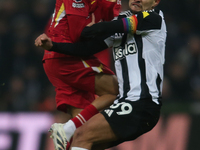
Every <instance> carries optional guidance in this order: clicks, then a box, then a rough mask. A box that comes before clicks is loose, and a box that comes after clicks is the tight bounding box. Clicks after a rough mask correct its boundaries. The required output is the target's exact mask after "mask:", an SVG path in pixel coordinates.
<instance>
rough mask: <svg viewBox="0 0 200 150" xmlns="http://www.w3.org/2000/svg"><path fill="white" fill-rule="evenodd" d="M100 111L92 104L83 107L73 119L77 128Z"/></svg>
mask: <svg viewBox="0 0 200 150" xmlns="http://www.w3.org/2000/svg"><path fill="white" fill-rule="evenodd" d="M97 113H99V111H98V110H97V109H96V107H94V106H93V105H92V104H90V105H89V106H87V107H86V108H85V109H83V110H82V111H81V112H80V113H79V114H78V115H77V116H76V117H74V118H72V119H71V120H72V121H73V122H74V124H75V126H76V128H78V127H80V126H82V125H83V124H84V123H85V122H86V121H88V120H89V119H90V118H91V117H92V116H94V115H96V114H97Z"/></svg>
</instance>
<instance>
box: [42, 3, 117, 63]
mask: <svg viewBox="0 0 200 150" xmlns="http://www.w3.org/2000/svg"><path fill="white" fill-rule="evenodd" d="M116 5H117V3H113V2H109V1H106V0H56V5H55V10H54V13H53V16H52V21H51V24H50V26H49V29H48V33H47V34H48V36H49V37H50V38H51V40H52V41H54V42H59V43H64V42H67V43H74V42H76V41H78V39H79V37H80V35H81V32H82V30H83V28H84V27H85V26H86V25H87V24H89V23H90V22H91V13H92V12H94V15H95V22H96V23H97V22H99V21H101V20H102V21H110V20H112V19H113V18H114V16H116V11H114V9H115V8H114V7H116ZM114 13H115V14H114ZM118 13H119V12H118ZM60 57H72V56H69V55H65V54H60V53H57V52H51V51H47V50H45V52H44V57H43V60H44V59H49V58H60Z"/></svg>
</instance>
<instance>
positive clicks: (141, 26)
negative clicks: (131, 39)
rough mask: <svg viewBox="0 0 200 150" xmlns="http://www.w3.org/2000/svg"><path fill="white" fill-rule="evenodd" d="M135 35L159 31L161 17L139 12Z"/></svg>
mask: <svg viewBox="0 0 200 150" xmlns="http://www.w3.org/2000/svg"><path fill="white" fill-rule="evenodd" d="M137 20H138V25H137V31H136V34H142V33H148V32H151V31H152V30H156V29H161V25H162V17H161V16H160V15H159V14H157V13H156V12H154V11H153V12H146V11H144V12H141V13H138V14H137Z"/></svg>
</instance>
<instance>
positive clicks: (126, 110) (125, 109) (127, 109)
mask: <svg viewBox="0 0 200 150" xmlns="http://www.w3.org/2000/svg"><path fill="white" fill-rule="evenodd" d="M118 107H121V110H120V111H118V112H116V113H117V114H118V115H127V114H130V113H131V112H132V109H133V108H132V106H131V104H129V103H126V102H121V103H117V104H113V105H111V106H110V108H112V109H116V108H118ZM105 112H106V113H107V114H108V116H111V115H112V113H113V110H109V109H107V110H105Z"/></svg>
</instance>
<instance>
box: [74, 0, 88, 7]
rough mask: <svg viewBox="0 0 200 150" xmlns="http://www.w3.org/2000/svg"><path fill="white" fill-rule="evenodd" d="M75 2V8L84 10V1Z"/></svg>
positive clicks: (76, 0)
mask: <svg viewBox="0 0 200 150" xmlns="http://www.w3.org/2000/svg"><path fill="white" fill-rule="evenodd" d="M73 1H74V2H73V3H72V7H73V8H84V7H85V4H84V3H83V2H82V0H73Z"/></svg>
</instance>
